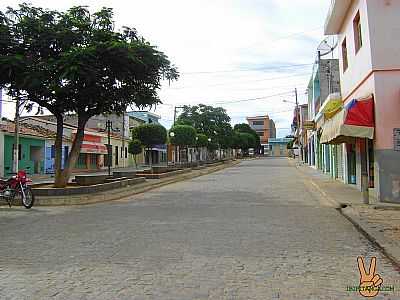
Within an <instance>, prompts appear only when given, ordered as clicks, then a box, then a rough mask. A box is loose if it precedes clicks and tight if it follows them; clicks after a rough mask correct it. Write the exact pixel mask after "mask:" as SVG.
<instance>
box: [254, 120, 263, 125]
mask: <svg viewBox="0 0 400 300" xmlns="http://www.w3.org/2000/svg"><path fill="white" fill-rule="evenodd" d="M253 125H255V126H257V125H264V121H253Z"/></svg>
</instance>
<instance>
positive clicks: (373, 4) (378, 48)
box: [364, 0, 400, 69]
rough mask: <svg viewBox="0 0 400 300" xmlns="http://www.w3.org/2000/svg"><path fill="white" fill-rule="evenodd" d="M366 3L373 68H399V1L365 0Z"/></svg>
mask: <svg viewBox="0 0 400 300" xmlns="http://www.w3.org/2000/svg"><path fill="white" fill-rule="evenodd" d="M364 1H365V0H364ZM366 5H367V12H368V23H369V36H370V37H371V38H370V43H371V55H372V67H373V69H399V68H400V40H399V39H398V36H399V35H400V22H399V15H400V1H398V0H384V1H383V0H382V1H366Z"/></svg>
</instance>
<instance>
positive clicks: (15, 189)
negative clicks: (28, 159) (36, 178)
mask: <svg viewBox="0 0 400 300" xmlns="http://www.w3.org/2000/svg"><path fill="white" fill-rule="evenodd" d="M30 182H32V180H30V179H29V178H27V176H26V172H25V171H23V170H21V171H18V173H17V174H16V175H14V176H12V177H10V178H9V179H6V180H4V179H0V198H3V199H5V200H6V201H7V203H8V205H9V206H10V207H11V205H12V203H13V202H14V199H15V198H16V197H17V198H19V197H21V198H20V199H21V200H22V205H23V206H24V207H25V208H31V207H32V206H33V203H34V201H35V196H34V195H33V192H32V189H31V187H30V186H29V185H28V183H30Z"/></svg>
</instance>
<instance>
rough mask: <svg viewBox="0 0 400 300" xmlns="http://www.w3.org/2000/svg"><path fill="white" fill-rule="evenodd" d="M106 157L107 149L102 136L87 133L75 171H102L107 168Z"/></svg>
mask: <svg viewBox="0 0 400 300" xmlns="http://www.w3.org/2000/svg"><path fill="white" fill-rule="evenodd" d="M105 155H107V147H106V145H104V144H103V143H102V135H100V134H96V133H86V132H85V135H84V137H83V143H82V146H81V151H80V153H79V157H78V160H77V161H76V164H75V169H77V170H79V171H83V170H88V171H89V170H93V171H95V170H100V169H102V168H103V167H105V163H104V162H105V160H104V156H105Z"/></svg>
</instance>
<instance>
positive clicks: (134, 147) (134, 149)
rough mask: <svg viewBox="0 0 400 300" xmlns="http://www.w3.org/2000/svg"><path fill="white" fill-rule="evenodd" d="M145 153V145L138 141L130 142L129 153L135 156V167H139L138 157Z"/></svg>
mask: <svg viewBox="0 0 400 300" xmlns="http://www.w3.org/2000/svg"><path fill="white" fill-rule="evenodd" d="M142 151H143V145H142V143H141V142H140V141H139V140H138V139H133V140H131V141H129V144H128V152H129V153H130V154H132V155H133V159H134V160H135V167H137V162H136V156H137V155H138V154H140V153H142Z"/></svg>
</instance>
